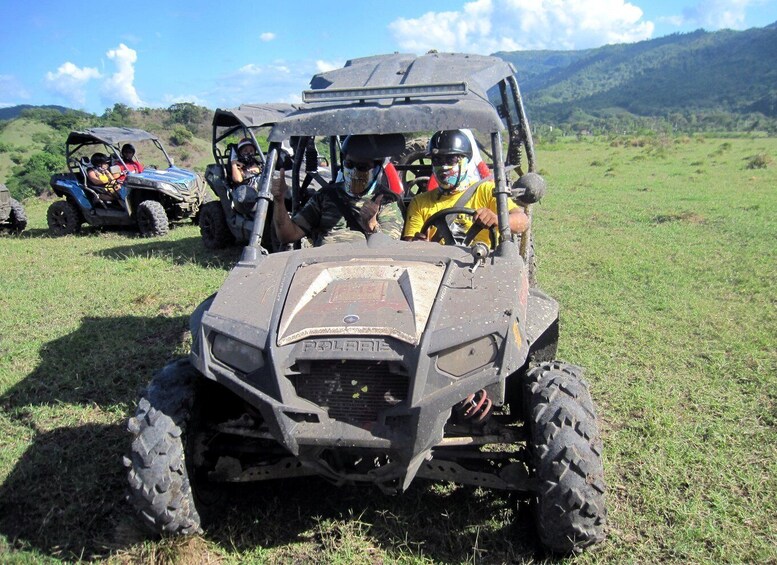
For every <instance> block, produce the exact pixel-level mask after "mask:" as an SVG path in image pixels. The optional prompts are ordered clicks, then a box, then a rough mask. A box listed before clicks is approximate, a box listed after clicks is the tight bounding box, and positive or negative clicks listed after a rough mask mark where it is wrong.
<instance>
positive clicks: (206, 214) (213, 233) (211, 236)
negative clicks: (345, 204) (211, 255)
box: [200, 104, 331, 251]
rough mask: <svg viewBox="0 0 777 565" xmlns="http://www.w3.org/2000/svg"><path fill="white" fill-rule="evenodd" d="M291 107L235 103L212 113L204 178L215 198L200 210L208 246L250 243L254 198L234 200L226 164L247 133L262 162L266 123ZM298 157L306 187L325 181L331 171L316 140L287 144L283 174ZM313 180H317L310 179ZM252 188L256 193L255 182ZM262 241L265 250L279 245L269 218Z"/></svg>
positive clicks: (286, 113)
mask: <svg viewBox="0 0 777 565" xmlns="http://www.w3.org/2000/svg"><path fill="white" fill-rule="evenodd" d="M294 109H295V108H294V106H291V105H289V104H243V105H241V106H238V107H237V108H229V109H221V108H219V109H217V110H216V112H215V113H214V115H213V158H214V159H215V162H214V163H213V164H211V165H208V167H207V168H206V169H205V180H206V181H207V183H208V185H209V186H210V188H211V190H212V191H213V192H214V193H215V194H216V196H217V197H218V200H217V201H216V200H214V201H213V202H208V203H206V204H205V205H204V206H203V207H202V213H201V214H200V234H201V236H202V243H203V245H204V246H205V247H207V248H208V249H220V248H224V247H227V246H230V245H234V244H236V243H237V244H244V243H246V242H248V240H249V237H250V236H251V231H252V230H253V226H254V213H253V210H254V208H255V205H254V204H255V203H252V205H253V207H252V208H251V209H244V208H243V207H241V206H240V205H238V203H237V202H236V201H235V198H234V192H235V189H236V188H237V187H236V186H235V184H234V183H233V182H232V181H231V179H230V166H231V163H232V160H233V159H235V157H236V155H235V152H236V147H237V144H238V142H239V141H240V140H241V139H245V138H247V139H251V140H252V141H253V143H254V146H255V147H256V149H257V154H256V159H257V160H258V161H259V162H260V163H262V164H264V162H265V157H266V156H265V152H266V149H267V142H266V141H264V140H265V139H266V137H267V134H269V132H270V127H271V126H273V125H274V124H275V123H276V122H278V121H279V120H280V119H282V118H283V117H284V116H286V115H288V114H289V113H291V112H292V111H294ZM260 141H261V142H260ZM311 145H312V144H311ZM295 154H296V155H297V159H296V160H295V161H292V155H295ZM302 159H304V167H305V171H306V175H307V176H306V178H305V179H304V180H303V184H304V187H305V189H307V188H308V187H312V188H316V187H319V186H323V185H324V184H325V183H326V182H327V179H329V178H331V172H328V171H327V170H326V169H327V167H328V166H329V163H328V161H327V160H326V159H325V158H323V157H319V155H318V153H317V152H316V149H315V146H314V145H312V146H311V147H310V148H307V146H306V147H305V148H302V149H299V150H297V148H292V146H291V145H290V144H286V147H285V149H284V155H283V157H282V159H281V161H280V163H279V164H280V165H283V166H284V167H285V168H286V169H287V175H288V176H289V177H291V176H292V169H294V168H295V167H300V166H302ZM297 178H298V177H297ZM258 180H259V177H255V178H254V179H252V181H253V182H258ZM313 180H315V181H316V182H315V183H312V181H313ZM311 184H312V186H311ZM256 193H257V194H258V187H257V189H256ZM289 198H291V194H290V195H289ZM289 209H292V206H289ZM268 215H269V217H272V204H270V206H269V211H268ZM262 245H263V246H264V248H265V249H267V250H269V251H275V250H277V248H278V247H279V245H278V243H277V242H276V241H275V240H274V237H273V231H272V222H271V221H269V220H268V221H267V222H266V223H265V226H264V230H263V232H262Z"/></svg>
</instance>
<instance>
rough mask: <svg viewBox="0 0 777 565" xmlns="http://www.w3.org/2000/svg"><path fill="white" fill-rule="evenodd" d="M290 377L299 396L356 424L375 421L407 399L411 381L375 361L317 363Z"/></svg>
mask: <svg viewBox="0 0 777 565" xmlns="http://www.w3.org/2000/svg"><path fill="white" fill-rule="evenodd" d="M291 380H292V383H294V388H295V389H296V391H297V394H298V395H299V396H301V397H302V398H304V399H306V400H310V401H311V402H314V403H316V404H317V405H319V406H321V407H322V408H326V409H327V412H328V413H329V417H330V418H333V419H335V420H340V421H342V422H348V423H353V424H362V423H367V422H375V421H376V420H377V419H378V414H379V413H380V412H381V411H382V410H386V409H387V408H391V407H392V406H396V405H397V404H399V403H400V402H402V401H404V400H405V399H406V398H407V390H408V382H409V381H408V377H407V376H406V375H401V374H397V373H396V372H391V371H390V369H389V365H388V363H385V362H376V361H345V362H342V361H334V362H315V363H311V364H310V367H309V372H305V373H304V374H301V375H294V376H292V377H291Z"/></svg>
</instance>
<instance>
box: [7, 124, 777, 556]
mask: <svg viewBox="0 0 777 565" xmlns="http://www.w3.org/2000/svg"><path fill="white" fill-rule="evenodd" d="M775 156H777V140H775V139H764V138H759V139H747V138H727V139H725V140H723V139H705V138H678V139H672V138H668V139H660V138H652V139H651V138H648V139H643V140H619V141H617V142H609V141H603V140H583V141H576V142H568V143H560V144H557V145H553V146H540V147H538V151H537V157H538V162H539V163H540V167H541V169H542V172H543V174H544V175H545V177H546V180H547V181H548V186H549V190H548V195H547V196H546V198H545V200H544V201H543V202H542V203H541V204H539V205H537V206H536V207H535V215H534V228H535V238H536V246H537V255H538V279H539V283H540V286H541V287H542V288H543V289H544V290H546V291H547V292H548V293H550V294H551V295H553V296H554V297H555V298H557V299H558V300H559V301H560V303H561V306H562V313H561V331H562V336H561V344H560V350H559V357H560V358H562V359H565V360H567V361H569V362H574V363H576V364H579V365H582V366H584V367H586V371H587V372H586V375H587V379H588V381H589V382H590V384H591V389H592V394H593V397H594V400H595V401H596V403H597V406H598V409H599V417H600V425H601V428H602V430H603V435H604V441H605V453H604V457H605V474H606V480H607V483H608V487H609V491H608V508H609V530H608V538H607V540H606V541H605V542H604V543H603V544H601V545H600V546H598V547H597V548H595V549H594V550H592V551H589V552H587V553H585V554H584V555H582V556H580V557H578V558H577V559H576V561H579V562H582V563H624V562H631V563H649V562H653V563H657V562H675V563H720V562H775V561H777V549H775V548H776V547H777V518H775V516H777V432H776V430H775V428H776V427H777V377H775V375H776V374H777V315H776V312H777V310H776V309H775V306H776V305H777V291H775V288H777V191H775V188H774V187H775V186H777V166H775V165H774V161H773V159H774V157H775ZM755 157H758V160H759V162H761V161H763V162H765V163H766V166H765V167H764V168H748V164H749V163H751V162H752V160H753V159H754V158H755ZM762 157H764V158H762ZM26 204H27V210H28V215H29V216H30V228H29V229H28V231H27V232H25V234H24V235H23V236H21V237H5V238H3V239H0V265H2V275H0V276H1V277H2V278H0V308H2V312H3V315H2V316H0V408H1V409H2V411H1V412H0V438H1V439H0V482H1V483H2V484H1V486H0V560H1V561H3V562H11V563H39V562H61V561H72V560H77V559H99V560H107V561H112V562H118V563H127V562H155V563H156V562H161V563H202V562H206V561H208V560H210V561H211V562H257V563H285V562H317V563H343V564H346V563H348V564H350V563H380V562H400V563H440V562H445V563H448V562H450V563H505V562H508V563H512V562H527V563H528V562H535V561H536V560H537V559H538V557H537V555H536V554H535V553H534V546H533V537H532V532H531V520H530V515H529V514H528V513H526V512H523V511H521V510H520V509H519V510H516V508H515V507H514V504H513V503H512V501H511V500H510V498H509V497H506V496H504V495H502V494H501V493H498V492H489V491H484V490H479V489H471V488H462V487H453V486H444V485H430V484H427V483H422V482H421V481H417V482H416V483H414V484H413V485H412V487H411V489H410V490H409V491H408V492H407V493H406V494H405V495H403V496H400V497H388V496H384V495H382V494H380V493H379V492H377V491H376V490H373V489H370V488H368V489H359V488H342V489H336V488H334V487H332V486H329V485H328V484H327V483H324V482H321V481H315V480H307V481H296V482H295V481H282V482H276V483H268V484H266V485H264V486H262V485H254V486H249V487H245V488H240V489H236V491H235V492H228V493H226V494H225V501H226V502H227V504H226V505H225V506H224V507H223V508H221V509H220V510H219V513H218V514H215V515H213V516H211V519H212V520H213V523H214V525H213V526H212V527H210V528H209V529H208V531H207V533H206V534H205V535H204V536H202V537H195V538H192V539H187V540H165V541H152V540H148V539H146V538H145V537H144V536H143V535H142V534H141V533H140V532H139V531H138V530H137V528H136V526H135V524H134V522H133V520H132V519H131V517H130V516H131V512H130V509H129V507H128V506H127V504H126V503H125V502H124V501H123V488H124V475H123V468H122V466H121V456H122V454H123V453H124V451H125V449H126V446H127V442H128V434H127V433H126V432H124V421H125V419H126V417H127V416H128V415H129V414H130V413H131V412H132V410H133V404H134V401H135V397H136V391H137V390H138V388H140V387H141V386H142V385H143V384H144V383H145V382H146V381H147V380H148V378H149V377H150V375H151V373H152V372H153V370H154V369H155V368H157V367H160V366H162V365H163V364H164V363H165V362H166V361H167V360H169V359H171V358H173V357H176V356H178V355H181V354H184V353H185V352H186V350H187V346H188V343H189V339H190V338H189V335H188V331H187V328H188V326H187V316H188V313H189V312H190V311H191V310H192V309H193V308H194V307H195V306H196V305H197V304H198V303H199V301H200V300H202V299H203V298H205V297H206V296H208V295H209V294H211V293H212V292H214V291H215V290H216V289H218V287H219V285H220V284H221V282H222V281H223V280H224V278H225V276H226V274H227V271H228V269H229V267H230V265H231V264H232V262H233V261H234V260H235V259H236V258H237V254H238V252H239V251H238V250H233V251H227V252H222V253H211V252H207V251H205V250H204V249H203V247H202V245H201V243H200V241H199V234H198V231H197V228H196V227H194V226H191V225H188V224H186V225H181V226H180V227H178V228H176V229H174V230H173V231H172V232H171V234H170V235H169V237H167V238H163V239H154V240H144V239H140V238H138V237H137V236H135V235H134V234H132V233H129V232H110V231H108V232H100V231H95V230H87V231H86V233H85V234H83V235H80V236H77V237H66V238H61V239H52V238H49V237H48V236H47V235H46V231H45V210H46V206H47V204H46V203H43V202H28V203H26ZM540 559H541V558H540Z"/></svg>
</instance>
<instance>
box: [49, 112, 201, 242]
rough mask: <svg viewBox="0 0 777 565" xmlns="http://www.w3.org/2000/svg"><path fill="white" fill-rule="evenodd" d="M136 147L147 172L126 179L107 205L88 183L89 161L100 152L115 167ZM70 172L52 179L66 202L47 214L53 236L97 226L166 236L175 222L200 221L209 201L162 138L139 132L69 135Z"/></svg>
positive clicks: (110, 130) (122, 130) (111, 129)
mask: <svg viewBox="0 0 777 565" xmlns="http://www.w3.org/2000/svg"><path fill="white" fill-rule="evenodd" d="M125 143H132V144H135V145H137V146H138V158H139V159H140V160H141V161H143V163H144V164H145V166H146V168H145V170H144V171H143V172H142V173H128V174H127V175H126V177H125V179H124V181H123V183H122V185H121V188H120V189H119V191H118V198H117V199H116V200H114V201H112V202H106V201H105V200H103V199H101V198H100V194H101V193H103V194H104V189H103V188H101V187H96V186H91V185H90V184H89V183H88V182H87V176H86V172H87V169H88V168H89V167H90V161H89V159H90V157H91V155H92V154H93V153H96V152H100V153H104V154H106V155H108V156H109V157H110V158H111V165H112V168H113V166H116V169H114V170H118V164H119V163H120V162H122V159H121V146H122V145H123V144H125ZM65 149H66V153H65V156H66V159H67V166H68V172H67V173H59V174H55V175H53V176H52V177H51V182H50V184H51V188H52V189H53V190H54V193H55V194H56V195H57V196H61V197H63V198H64V200H58V201H57V202H54V203H53V204H52V205H51V206H50V207H49V209H48V213H47V220H48V225H49V230H50V231H51V233H52V234H54V235H67V234H72V233H76V232H78V231H80V229H81V225H82V224H84V223H87V224H90V225H93V226H132V225H137V227H138V229H139V230H140V233H141V235H143V236H144V237H152V236H162V235H165V234H167V232H168V231H169V224H170V222H171V221H176V220H181V219H185V218H192V219H193V220H195V221H196V220H197V217H198V214H199V211H200V208H201V206H202V204H203V201H204V199H205V192H206V190H205V182H204V181H203V179H202V177H201V176H200V175H198V174H197V173H194V172H192V171H188V170H186V169H181V168H178V167H176V166H174V165H173V161H172V159H171V158H170V156H169V155H168V154H167V152H166V151H165V149H164V147H163V146H162V144H161V143H160V141H159V138H158V137H157V136H155V135H153V134H151V133H148V132H146V131H143V130H141V129H135V128H120V127H101V128H92V129H87V130H84V131H74V132H71V133H70V135H69V136H68V138H67V141H66V144H65Z"/></svg>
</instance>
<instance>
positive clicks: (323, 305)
mask: <svg viewBox="0 0 777 565" xmlns="http://www.w3.org/2000/svg"><path fill="white" fill-rule="evenodd" d="M444 273H445V265H443V264H430V263H423V262H414V261H392V262H390V263H386V262H381V263H377V262H374V261H369V260H361V261H359V260H357V261H351V262H349V263H348V264H346V265H343V264H342V262H338V263H335V262H324V263H315V264H303V265H301V266H300V267H299V268H298V269H297V271H296V273H295V274H294V278H293V280H292V282H291V285H290V287H289V292H288V295H287V296H286V301H285V303H286V306H285V307H284V309H283V313H282V315H281V320H280V327H279V330H278V345H279V346H282V345H287V344H289V343H293V342H295V341H299V340H302V339H304V338H306V337H308V336H311V335H317V334H318V335H320V334H325V335H329V336H332V335H355V334H359V335H382V336H391V337H394V338H396V339H399V340H401V341H404V342H407V343H410V344H413V345H415V344H417V343H418V342H419V340H420V338H421V335H422V334H423V332H424V329H425V328H426V323H427V320H428V319H429V313H430V312H431V309H432V305H433V304H434V300H435V298H436V297H437V292H438V289H439V287H440V282H441V281H442V278H443V275H444Z"/></svg>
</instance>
